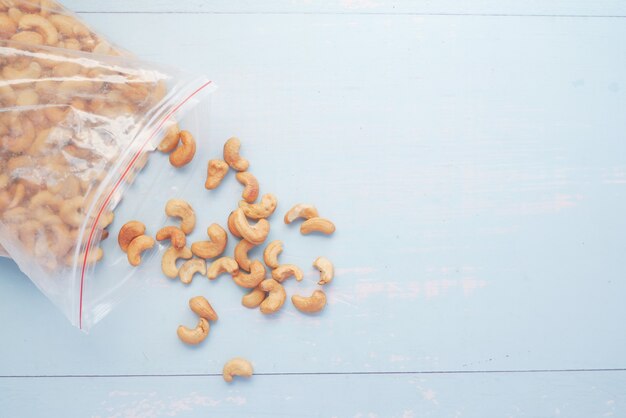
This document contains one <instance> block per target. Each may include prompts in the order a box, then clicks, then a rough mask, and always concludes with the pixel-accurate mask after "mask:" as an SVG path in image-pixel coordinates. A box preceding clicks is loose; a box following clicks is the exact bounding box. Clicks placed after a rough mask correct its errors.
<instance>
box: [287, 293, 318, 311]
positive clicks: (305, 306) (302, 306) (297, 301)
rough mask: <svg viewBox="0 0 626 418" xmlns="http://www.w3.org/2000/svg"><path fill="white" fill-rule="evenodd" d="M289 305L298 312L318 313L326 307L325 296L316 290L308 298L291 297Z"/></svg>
mask: <svg viewBox="0 0 626 418" xmlns="http://www.w3.org/2000/svg"><path fill="white" fill-rule="evenodd" d="M291 303H293V306H295V307H296V308H297V309H298V310H299V311H300V312H306V313H314V312H319V311H321V310H322V309H324V306H326V294H325V293H324V292H323V291H321V290H316V291H315V292H313V294H312V295H311V296H309V297H304V296H299V295H293V296H292V297H291Z"/></svg>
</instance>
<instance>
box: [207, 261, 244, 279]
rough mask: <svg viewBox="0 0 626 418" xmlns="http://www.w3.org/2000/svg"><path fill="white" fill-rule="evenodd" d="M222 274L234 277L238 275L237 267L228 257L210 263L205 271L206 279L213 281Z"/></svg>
mask: <svg viewBox="0 0 626 418" xmlns="http://www.w3.org/2000/svg"><path fill="white" fill-rule="evenodd" d="M222 273H229V274H232V275H236V274H238V273H239V265H238V264H237V262H236V261H235V260H234V259H232V258H230V257H221V258H218V259H217V260H215V261H214V262H212V263H211V265H210V266H209V268H208V269H207V273H206V275H207V277H208V278H209V279H211V280H214V279H215V278H217V276H219V275H220V274H222Z"/></svg>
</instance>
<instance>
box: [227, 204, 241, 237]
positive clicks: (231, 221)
mask: <svg viewBox="0 0 626 418" xmlns="http://www.w3.org/2000/svg"><path fill="white" fill-rule="evenodd" d="M228 230H229V231H230V233H231V234H233V236H235V237H237V238H241V234H240V233H239V231H237V227H236V226H235V211H232V212H231V213H230V215H228Z"/></svg>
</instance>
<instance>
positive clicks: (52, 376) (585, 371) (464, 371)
mask: <svg viewBox="0 0 626 418" xmlns="http://www.w3.org/2000/svg"><path fill="white" fill-rule="evenodd" d="M590 372H626V368H614V369H530V370H441V371H435V370H433V371H428V370H424V371H395V372H394V371H390V372H389V371H383V372H375V371H374V372H368V371H353V372H266V373H255V376H352V375H357V376H363V375H365V376H367V375H373V376H378V375H387V376H393V375H419V374H441V375H452V374H507V373H508V374H521V373H590ZM221 375H222V374H221V373H163V374H59V375H45V374H41V375H0V379H23V378H26V379H28V378H31V379H46V378H139V377H215V376H221Z"/></svg>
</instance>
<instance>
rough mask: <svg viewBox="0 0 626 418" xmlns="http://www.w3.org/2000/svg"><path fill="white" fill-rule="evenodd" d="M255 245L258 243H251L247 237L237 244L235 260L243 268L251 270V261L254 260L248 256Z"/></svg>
mask: <svg viewBox="0 0 626 418" xmlns="http://www.w3.org/2000/svg"><path fill="white" fill-rule="evenodd" d="M254 247H256V245H254V244H251V243H249V242H248V241H246V240H245V239H242V240H241V241H239V242H238V243H237V245H236V246H235V260H236V261H237V264H239V268H241V269H242V270H245V271H250V263H251V262H252V261H251V260H250V259H249V258H248V251H250V250H251V249H253V248H254Z"/></svg>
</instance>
